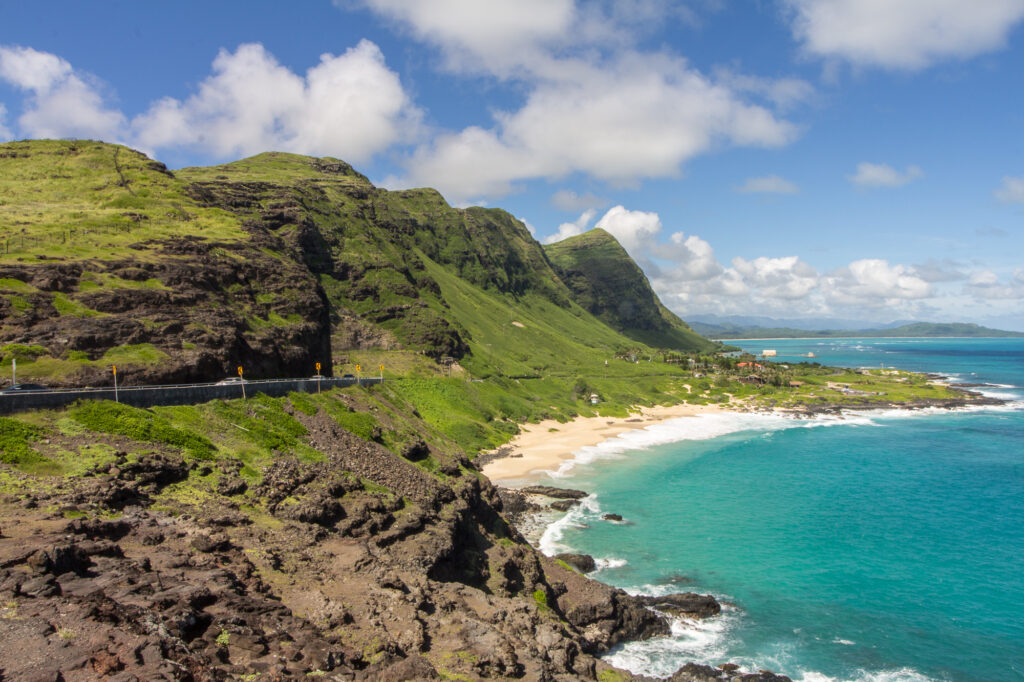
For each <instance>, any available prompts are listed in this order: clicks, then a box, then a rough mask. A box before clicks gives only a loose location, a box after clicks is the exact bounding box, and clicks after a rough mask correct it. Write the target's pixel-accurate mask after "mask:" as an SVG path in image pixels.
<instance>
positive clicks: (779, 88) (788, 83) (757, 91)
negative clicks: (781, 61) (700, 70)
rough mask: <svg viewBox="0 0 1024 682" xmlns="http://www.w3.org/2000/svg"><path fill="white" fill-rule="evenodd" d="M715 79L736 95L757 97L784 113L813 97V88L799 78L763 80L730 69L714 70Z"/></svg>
mask: <svg viewBox="0 0 1024 682" xmlns="http://www.w3.org/2000/svg"><path fill="white" fill-rule="evenodd" d="M714 75H715V79H716V80H717V81H718V82H719V83H721V84H722V85H725V86H728V87H729V88H731V89H733V90H734V91H736V92H738V93H749V94H752V95H757V96H758V97H761V98H762V99H764V100H766V101H768V102H771V103H772V104H774V105H775V106H776V107H778V108H779V109H781V110H783V111H785V110H788V109H792V108H793V107H795V106H797V105H798V104H803V103H804V102H807V101H808V100H810V99H811V98H812V97H813V96H814V86H812V85H811V84H810V83H808V82H807V81H805V80H801V79H799V78H763V77H760V76H751V75H749V74H741V73H736V72H734V71H732V70H731V69H725V68H718V69H715V70H714Z"/></svg>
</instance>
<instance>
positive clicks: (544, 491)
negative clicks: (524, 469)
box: [519, 485, 590, 500]
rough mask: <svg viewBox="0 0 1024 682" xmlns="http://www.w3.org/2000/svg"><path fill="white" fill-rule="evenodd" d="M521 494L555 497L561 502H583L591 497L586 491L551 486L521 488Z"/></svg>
mask: <svg viewBox="0 0 1024 682" xmlns="http://www.w3.org/2000/svg"><path fill="white" fill-rule="evenodd" d="M519 492H521V493H523V494H524V495H543V496H544V497H553V498H555V499H559V500H582V499H583V498H584V497H586V496H587V495H589V494H590V493H588V492H587V491H585V490H574V489H572V488H555V487H553V486H550V485H531V486H526V487H525V488H519Z"/></svg>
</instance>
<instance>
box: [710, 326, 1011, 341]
mask: <svg viewBox="0 0 1024 682" xmlns="http://www.w3.org/2000/svg"><path fill="white" fill-rule="evenodd" d="M693 328H694V329H696V330H697V331H698V332H700V333H701V334H704V335H705V336H708V337H712V338H716V339H804V338H824V339H841V338H850V337H865V338H896V337H942V336H948V337H959V338H971V337H975V338H981V337H990V338H991V337H1021V336H1024V333H1021V332H1011V331H1004V330H1001V329H989V328H988V327H982V326H980V325H977V324H967V323H962V322H947V323H933V322H914V323H911V324H904V325H901V326H899V327H892V328H889V329H861V330H849V329H825V330H814V331H811V330H807V329H792V328H789V327H744V326H739V325H733V324H729V325H716V324H706V323H703V322H694V323H693Z"/></svg>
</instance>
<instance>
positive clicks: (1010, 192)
mask: <svg viewBox="0 0 1024 682" xmlns="http://www.w3.org/2000/svg"><path fill="white" fill-rule="evenodd" d="M995 195H996V199H999V201H1002V202H1004V203H1007V204H1024V177H1021V178H1011V177H1009V176H1007V177H1005V178H1003V186H1002V187H1000V188H999V189H997V190H996V191H995Z"/></svg>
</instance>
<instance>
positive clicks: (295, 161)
mask: <svg viewBox="0 0 1024 682" xmlns="http://www.w3.org/2000/svg"><path fill="white" fill-rule="evenodd" d="M0 190H2V196H3V201H2V204H0V362H2V363H9V361H10V360H11V359H17V360H18V362H19V364H21V365H22V368H23V373H22V376H23V377H24V378H26V380H29V379H31V380H35V381H40V382H42V383H47V384H51V385H70V386H75V385H98V384H104V383H107V384H109V383H111V381H112V376H111V366H112V365H116V366H117V367H118V376H119V379H120V380H121V381H122V382H124V383H126V384H132V383H161V382H181V381H203V380H210V379H217V378H220V377H223V376H225V375H226V374H234V372H235V368H236V367H237V366H243V367H244V370H245V372H246V374H247V375H249V376H253V377H274V376H302V375H308V374H312V373H313V372H314V371H315V369H314V367H315V363H317V362H319V363H321V371H322V372H327V373H330V372H331V371H332V369H333V365H334V364H335V360H336V359H337V358H341V357H343V356H345V355H346V353H347V351H359V350H367V349H373V350H379V351H385V352H386V351H393V350H405V351H413V352H416V353H420V354H423V355H424V356H426V357H428V358H432V359H433V360H435V361H440V360H442V359H444V358H451V359H453V360H455V361H461V362H462V363H463V364H464V365H466V366H467V367H469V369H470V370H471V371H473V373H474V374H476V375H480V374H484V375H489V374H493V373H504V374H508V375H513V376H517V375H532V374H535V373H537V372H540V371H544V370H545V369H546V368H549V367H552V366H558V367H565V368H567V369H569V370H571V368H572V367H573V366H576V367H584V366H590V365H593V366H595V367H596V366H597V365H598V364H599V362H603V358H606V357H608V356H609V355H610V354H611V353H612V352H613V351H614V350H616V349H619V348H623V347H628V346H635V345H636V343H637V342H638V341H639V342H640V343H652V344H656V345H662V346H669V347H673V348H698V347H702V346H701V343H700V340H695V337H692V335H690V334H689V332H688V330H687V329H686V327H685V325H683V324H682V323H681V322H680V321H679V320H678V319H677V318H675V317H674V316H672V315H671V314H670V313H668V312H667V311H665V310H664V309H663V308H661V307H660V303H658V302H657V299H656V297H655V296H654V294H653V292H651V291H650V287H649V286H648V285H647V282H646V280H645V279H644V278H643V274H642V273H641V272H640V271H639V269H638V268H636V266H635V264H633V263H632V261H630V260H629V258H628V256H626V255H625V253H624V252H622V251H621V249H619V248H618V245H617V244H614V240H612V242H611V244H610V245H609V244H602V245H598V246H597V247H593V246H592V245H591V246H588V248H578V249H569V248H568V246H567V245H562V246H560V247H558V248H555V249H553V250H551V251H550V252H549V253H551V254H554V256H555V257H556V258H558V259H561V264H560V265H559V267H558V268H556V267H555V266H554V265H553V264H552V262H551V260H549V256H548V253H546V252H545V250H544V249H543V248H542V247H541V246H540V244H538V243H537V242H536V241H535V240H534V239H533V238H532V237H531V236H530V234H529V232H528V231H527V229H526V227H525V226H524V225H523V224H522V223H521V222H519V221H518V220H516V219H515V218H513V217H512V216H511V215H509V214H508V213H506V212H504V211H501V210H499V209H483V208H469V209H466V210H461V209H454V208H452V207H450V206H448V205H447V204H446V203H445V201H444V199H443V198H442V197H441V196H440V195H439V194H438V193H437V192H435V191H434V190H430V189H418V190H406V191H399V192H390V191H386V190H382V189H379V188H376V187H374V186H373V185H372V184H371V183H370V182H369V181H368V180H367V179H366V178H365V177H364V176H362V175H360V174H359V173H358V172H356V171H355V170H353V169H352V167H351V166H349V165H348V164H346V163H344V162H342V161H339V160H337V159H315V158H310V157H304V156H297V155H294V154H282V153H266V154H260V155H257V156H254V157H252V158H249V159H244V160H242V161H237V162H234V163H229V164H224V165H221V166H214V167H209V168H186V169H181V170H179V171H175V172H173V173H172V172H170V171H168V170H167V169H166V168H164V166H163V165H162V164H160V163H158V162H155V161H152V160H150V159H148V158H147V157H145V156H144V155H142V154H140V153H138V152H135V151H132V150H130V149H127V148H125V147H120V146H116V145H108V144H103V143H98V142H91V141H77V142H75V141H27V142H12V143H8V144H4V145H0ZM610 246H614V248H615V249H618V252H616V253H614V254H611V255H610V256H608V255H607V254H606V253H605V252H607V251H608V250H609V247H610ZM563 279H568V280H569V281H570V282H571V283H572V288H569V287H567V286H566V284H565V282H564V281H563ZM615 287H622V291H624V292H626V294H627V295H626V297H625V298H624V299H622V300H620V301H618V302H617V303H616V306H617V307H615V308H614V309H613V308H612V307H611V303H610V301H611V300H612V298H613V295H612V291H613V289H614V288H615ZM581 303H582V304H583V305H584V308H587V310H584V308H581V307H580V304H581ZM588 310H590V311H591V312H594V313H596V314H597V315H599V317H600V319H598V318H595V317H594V316H593V315H592V314H591V312H588ZM609 324H611V325H612V327H614V328H611V327H609V326H608V325H609ZM620 331H621V332H622V333H620ZM499 351H500V353H501V358H500V361H494V358H495V357H496V356H498V355H499Z"/></svg>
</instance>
